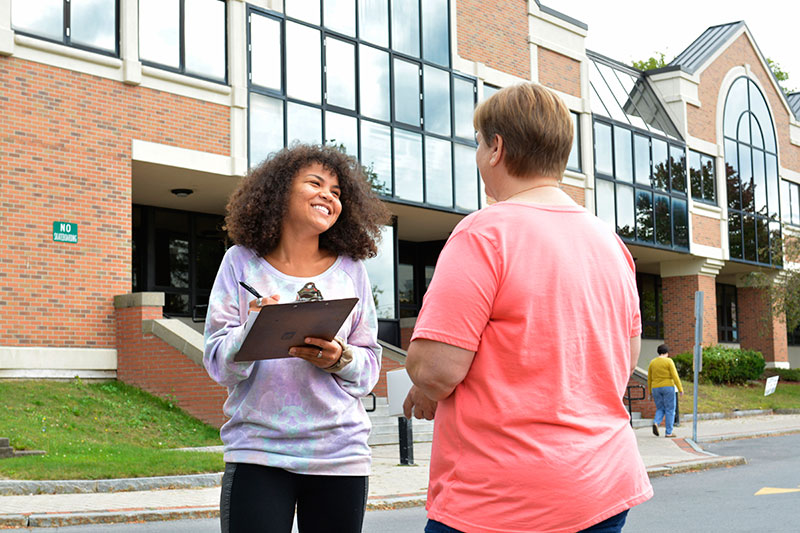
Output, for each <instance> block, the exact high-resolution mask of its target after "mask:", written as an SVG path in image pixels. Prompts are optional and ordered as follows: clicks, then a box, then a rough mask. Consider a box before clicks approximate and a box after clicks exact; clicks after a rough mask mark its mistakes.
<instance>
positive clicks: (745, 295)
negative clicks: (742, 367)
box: [736, 287, 789, 362]
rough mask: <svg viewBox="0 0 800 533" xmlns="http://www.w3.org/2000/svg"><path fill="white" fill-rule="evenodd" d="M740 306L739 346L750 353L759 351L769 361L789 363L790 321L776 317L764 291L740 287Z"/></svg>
mask: <svg viewBox="0 0 800 533" xmlns="http://www.w3.org/2000/svg"><path fill="white" fill-rule="evenodd" d="M736 300H737V303H738V305H739V307H738V309H739V317H738V318H739V345H740V346H741V347H742V348H744V349H746V350H757V351H759V352H761V353H762V354H763V355H764V359H765V360H766V361H767V362H788V361H789V351H788V346H787V345H786V322H785V321H784V320H783V318H782V317H776V316H772V314H771V313H770V310H769V301H768V300H767V298H766V294H765V290H764V289H757V288H754V287H740V288H737V289H736Z"/></svg>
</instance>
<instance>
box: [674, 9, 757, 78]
mask: <svg viewBox="0 0 800 533" xmlns="http://www.w3.org/2000/svg"><path fill="white" fill-rule="evenodd" d="M744 25H745V24H744V21H742V20H740V21H738V22H731V23H728V24H720V25H719V26H711V27H710V28H708V29H707V30H706V31H704V32H703V33H702V34H700V37H698V38H697V39H695V41H694V42H693V43H692V44H690V45H689V47H688V48H686V50H684V51H683V52H681V53H680V54H678V57H676V58H675V59H673V60H672V61H670V62H669V65H668V66H670V67H675V66H678V67H680V68H681V70H683V71H684V72H688V73H689V74H694V73H695V72H696V71H697V69H698V68H700V67H701V66H702V65H703V63H705V62H706V60H707V59H708V58H709V57H711V56H712V55H714V52H716V51H717V50H718V49H719V48H720V47H721V46H722V45H724V44H725V43H726V42H727V40H728V39H729V38H730V37H731V36H732V35H733V34H734V33H736V32H737V31H738V30H739V28H741V27H742V26H744Z"/></svg>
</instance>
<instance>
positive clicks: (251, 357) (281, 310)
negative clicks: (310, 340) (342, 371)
mask: <svg viewBox="0 0 800 533" xmlns="http://www.w3.org/2000/svg"><path fill="white" fill-rule="evenodd" d="M357 302H358V298H343V299H340V300H317V301H312V302H292V303H288V304H274V305H265V306H264V307H262V308H261V311H259V312H258V316H257V317H256V319H255V321H254V322H253V325H252V326H251V327H250V331H249V332H248V333H247V337H245V339H244V342H243V343H242V347H241V348H240V349H239V352H238V353H237V354H236V355H235V356H234V357H233V360H234V361H236V362H247V361H258V360H261V359H281V358H284V357H291V356H290V355H289V348H291V347H292V346H310V345H308V344H306V343H305V342H303V339H305V338H306V337H317V338H321V339H327V340H333V338H334V337H335V336H336V333H337V332H338V331H339V328H341V327H342V324H344V321H345V320H347V317H348V316H350V312H351V311H352V310H353V308H354V307H355V306H356V303H357Z"/></svg>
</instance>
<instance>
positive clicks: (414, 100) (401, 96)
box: [394, 57, 420, 126]
mask: <svg viewBox="0 0 800 533" xmlns="http://www.w3.org/2000/svg"><path fill="white" fill-rule="evenodd" d="M419 81H420V80H419V66H418V65H417V64H416V63H410V62H408V61H403V60H402V59H399V58H397V57H395V58H394V119H395V120H396V121H398V122H404V123H406V124H410V125H412V126H419V118H420V112H419V105H420V90H419Z"/></svg>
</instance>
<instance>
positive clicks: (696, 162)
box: [689, 150, 717, 205]
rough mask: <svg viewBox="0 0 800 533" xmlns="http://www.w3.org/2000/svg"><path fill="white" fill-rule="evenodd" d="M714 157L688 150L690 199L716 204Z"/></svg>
mask: <svg viewBox="0 0 800 533" xmlns="http://www.w3.org/2000/svg"><path fill="white" fill-rule="evenodd" d="M714 166H715V165H714V158H713V157H711V156H710V155H706V154H701V153H700V152H695V151H694V150H689V185H690V188H691V191H692V199H693V200H696V201H698V202H703V203H707V204H712V205H716V204H717V180H716V172H715V169H714Z"/></svg>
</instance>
